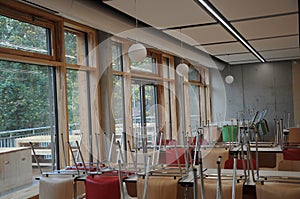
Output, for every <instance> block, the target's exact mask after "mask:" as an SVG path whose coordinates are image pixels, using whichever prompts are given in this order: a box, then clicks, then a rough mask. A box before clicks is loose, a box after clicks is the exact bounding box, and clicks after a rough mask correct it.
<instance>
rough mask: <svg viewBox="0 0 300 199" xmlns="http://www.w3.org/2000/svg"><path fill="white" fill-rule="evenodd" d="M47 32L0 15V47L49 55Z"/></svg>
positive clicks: (41, 28)
mask: <svg viewBox="0 0 300 199" xmlns="http://www.w3.org/2000/svg"><path fill="white" fill-rule="evenodd" d="M48 32H49V30H48V29H46V28H44V27H40V26H36V25H32V24H30V23H26V22H22V21H19V20H15V19H12V18H8V17H5V16H2V15H0V47H5V48H12V49H17V50H23V51H28V52H33V53H40V54H48V55H50V54H51V52H50V49H51V48H50V47H49V42H48V41H49V38H48V35H49V34H48Z"/></svg>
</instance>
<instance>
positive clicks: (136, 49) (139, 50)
mask: <svg viewBox="0 0 300 199" xmlns="http://www.w3.org/2000/svg"><path fill="white" fill-rule="evenodd" d="M128 56H129V58H130V60H131V61H133V62H138V61H143V60H144V59H145V58H146V56H147V50H146V48H145V46H144V45H143V44H141V43H135V44H132V45H131V46H130V47H129V49H128Z"/></svg>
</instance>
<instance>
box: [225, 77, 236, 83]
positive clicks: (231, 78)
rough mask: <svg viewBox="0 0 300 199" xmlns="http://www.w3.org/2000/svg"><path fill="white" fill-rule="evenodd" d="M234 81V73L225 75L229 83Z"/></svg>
mask: <svg viewBox="0 0 300 199" xmlns="http://www.w3.org/2000/svg"><path fill="white" fill-rule="evenodd" d="M233 81H234V77H233V76H232V75H227V76H226V77H225V82H226V83H227V84H232V83H233Z"/></svg>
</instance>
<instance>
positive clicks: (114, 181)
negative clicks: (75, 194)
mask: <svg viewBox="0 0 300 199" xmlns="http://www.w3.org/2000/svg"><path fill="white" fill-rule="evenodd" d="M85 189H86V199H99V198H105V199H120V197H121V192H120V185H119V177H118V176H117V175H91V176H87V178H86V182H85Z"/></svg>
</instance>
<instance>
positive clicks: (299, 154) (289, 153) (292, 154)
mask: <svg viewBox="0 0 300 199" xmlns="http://www.w3.org/2000/svg"><path fill="white" fill-rule="evenodd" d="M283 159H284V160H300V149H292V148H289V149H283Z"/></svg>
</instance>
